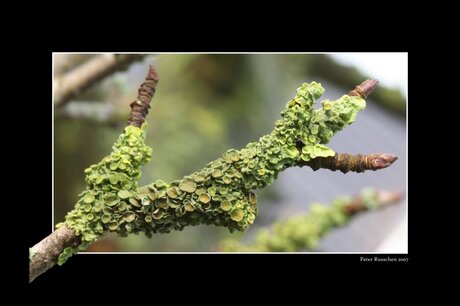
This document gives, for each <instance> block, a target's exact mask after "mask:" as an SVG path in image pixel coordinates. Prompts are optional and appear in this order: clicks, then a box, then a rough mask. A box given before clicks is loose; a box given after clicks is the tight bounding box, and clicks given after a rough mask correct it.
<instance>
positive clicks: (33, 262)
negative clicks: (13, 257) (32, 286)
mask: <svg viewBox="0 0 460 306" xmlns="http://www.w3.org/2000/svg"><path fill="white" fill-rule="evenodd" d="M79 244H80V237H78V236H76V235H75V232H74V230H72V229H69V228H68V227H67V226H65V225H63V226H61V227H60V228H58V229H57V230H55V231H54V232H52V233H51V234H50V235H49V236H48V237H46V238H45V239H43V240H42V241H40V242H39V243H37V244H36V245H34V246H33V247H32V248H31V249H30V251H29V252H30V253H29V282H31V281H33V280H34V279H35V278H36V277H37V276H39V275H40V274H42V273H43V272H45V271H46V270H48V269H50V268H52V267H53V266H54V265H55V264H56V262H57V259H58V257H59V255H60V254H61V253H62V251H64V249H65V248H67V247H77V246H78V245H79Z"/></svg>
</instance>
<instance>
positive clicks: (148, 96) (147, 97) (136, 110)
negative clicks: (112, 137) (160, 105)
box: [128, 65, 158, 127]
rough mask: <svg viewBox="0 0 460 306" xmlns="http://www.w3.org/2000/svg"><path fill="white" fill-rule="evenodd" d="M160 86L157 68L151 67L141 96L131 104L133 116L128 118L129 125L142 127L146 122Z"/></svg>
mask: <svg viewBox="0 0 460 306" xmlns="http://www.w3.org/2000/svg"><path fill="white" fill-rule="evenodd" d="M157 84H158V75H157V72H156V71H155V68H154V67H153V66H152V65H150V68H149V73H148V74H147V77H146V78H145V82H144V83H142V85H141V87H139V91H138V92H139V94H138V96H137V99H136V101H134V102H131V104H130V106H131V115H130V116H129V118H128V125H132V126H136V127H140V126H141V125H142V123H144V122H145V117H147V115H148V113H149V109H150V101H151V100H152V98H153V95H154V94H155V91H156V86H157Z"/></svg>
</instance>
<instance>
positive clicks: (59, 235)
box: [29, 65, 158, 282]
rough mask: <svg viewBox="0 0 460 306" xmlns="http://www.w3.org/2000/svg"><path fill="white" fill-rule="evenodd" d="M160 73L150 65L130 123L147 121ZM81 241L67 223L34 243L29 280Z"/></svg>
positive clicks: (133, 105)
mask: <svg viewBox="0 0 460 306" xmlns="http://www.w3.org/2000/svg"><path fill="white" fill-rule="evenodd" d="M157 83H158V75H157V73H156V71H155V68H154V67H153V66H152V65H150V68H149V72H148V74H147V77H146V79H145V82H144V83H142V85H141V86H140V87H139V90H138V91H139V95H138V97H137V100H136V101H134V102H132V103H131V114H130V116H129V120H128V125H132V126H136V127H139V126H141V125H142V123H143V122H144V121H145V117H146V116H147V114H148V111H149V108H150V101H151V99H152V98H153V95H154V94H155V87H156V84H157ZM80 243H81V236H77V235H76V233H75V231H74V230H73V229H69V228H68V227H67V225H66V224H64V225H62V226H61V227H60V228H58V229H57V230H55V231H54V232H52V233H51V234H50V235H49V236H48V237H46V238H44V239H43V240H42V241H40V242H39V243H37V244H36V245H34V246H33V247H32V248H31V249H30V250H29V252H30V254H29V282H32V281H33V280H34V279H35V278H36V277H37V276H39V275H40V274H42V273H44V272H45V271H47V270H48V269H50V268H52V267H53V266H54V265H55V264H56V263H57V261H58V257H59V255H60V254H62V253H63V251H64V249H66V248H69V247H71V248H75V247H76V246H78V245H79V244H80Z"/></svg>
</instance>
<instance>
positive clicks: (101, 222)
mask: <svg viewBox="0 0 460 306" xmlns="http://www.w3.org/2000/svg"><path fill="white" fill-rule="evenodd" d="M323 93H324V89H323V88H322V87H321V85H320V84H318V83H316V82H312V83H310V84H308V83H304V84H302V86H301V87H300V88H298V89H297V94H296V96H295V97H294V98H293V99H292V100H290V101H289V102H288V103H287V105H286V107H285V109H284V110H283V111H282V112H281V116H282V118H281V119H280V120H278V121H276V123H275V129H274V130H273V131H272V132H271V133H270V134H268V135H265V136H263V137H261V138H260V139H259V141H258V142H252V143H249V144H248V145H247V146H246V147H245V148H243V149H241V150H235V149H231V150H228V151H227V152H225V153H224V154H223V155H222V157H221V158H219V159H217V160H215V161H213V162H210V163H209V164H207V165H206V167H204V168H203V169H202V170H200V171H198V172H195V173H192V174H191V175H189V176H185V177H184V178H182V179H181V180H176V181H173V182H171V183H165V182H163V181H162V180H158V181H156V182H154V183H152V184H150V185H148V186H145V187H141V188H139V189H138V186H137V179H138V178H139V176H140V174H141V172H140V167H141V166H142V165H143V164H145V163H146V162H147V161H148V160H149V159H150V154H151V149H150V148H149V147H147V146H146V145H145V143H144V138H145V126H143V127H142V128H140V129H139V128H137V127H133V126H128V127H127V128H125V131H124V133H123V134H121V136H120V137H119V139H118V140H117V142H116V143H115V145H114V146H113V152H112V153H111V154H110V155H109V156H107V157H105V158H104V159H103V160H102V161H101V162H100V163H98V164H96V165H92V166H91V167H90V168H88V169H86V170H85V173H86V183H87V188H86V190H85V191H84V192H83V193H81V194H80V199H79V201H78V202H77V204H76V206H75V209H74V210H73V211H71V212H70V213H69V214H68V215H67V216H66V224H67V226H69V227H70V228H72V229H74V230H75V231H76V233H77V235H81V238H82V242H83V243H89V242H92V241H95V240H96V239H97V238H98V237H99V236H100V235H102V234H103V233H104V232H117V233H118V234H119V235H121V236H127V235H128V234H130V233H140V232H144V233H145V234H146V236H148V237H150V236H151V235H152V234H153V233H157V232H159V233H168V232H170V231H172V230H182V229H183V228H184V227H185V226H189V225H198V224H214V225H218V226H225V227H227V228H228V229H229V230H230V231H231V232H233V231H234V230H239V231H245V230H246V229H247V228H248V227H249V225H250V224H252V223H253V222H254V220H255V217H256V215H257V200H256V195H255V194H254V193H253V190H255V189H259V188H264V187H265V186H267V185H269V184H271V183H272V182H273V181H274V180H275V179H276V178H277V176H278V174H279V173H280V172H281V171H283V170H284V169H286V168H288V167H292V166H294V165H296V164H298V163H299V161H301V160H304V161H309V160H311V159H314V158H316V157H327V156H334V155H335V152H334V151H332V150H331V149H330V148H328V147H326V146H324V144H326V143H328V142H329V140H330V139H331V138H332V136H333V135H334V134H335V133H336V132H338V131H340V130H341V129H343V128H344V127H345V126H346V125H348V124H350V123H352V122H353V121H354V120H355V118H356V114H357V112H358V111H359V110H361V109H363V108H364V107H365V102H364V100H363V99H361V98H359V97H354V96H348V95H344V96H343V97H341V98H340V99H338V100H335V101H329V100H325V101H323V102H321V104H322V107H321V108H318V109H314V104H315V102H316V100H317V99H318V98H319V97H320V96H321V95H322V94H323ZM66 254H67V253H66ZM62 255H63V254H62ZM66 258H68V256H67V255H65V256H64V255H63V257H62V260H65V259H66Z"/></svg>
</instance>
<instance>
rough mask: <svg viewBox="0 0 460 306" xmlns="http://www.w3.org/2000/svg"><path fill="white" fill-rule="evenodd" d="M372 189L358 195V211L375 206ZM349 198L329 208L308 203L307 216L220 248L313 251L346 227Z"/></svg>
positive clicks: (277, 224)
mask: <svg viewBox="0 0 460 306" xmlns="http://www.w3.org/2000/svg"><path fill="white" fill-rule="evenodd" d="M377 195H378V194H377V191H376V190H375V189H366V190H363V191H362V192H361V197H362V199H363V201H364V203H363V204H364V207H363V208H362V210H368V209H374V208H376V207H379V203H378V199H377ZM350 202H351V198H350V197H338V198H336V199H335V200H334V201H333V202H332V203H331V205H328V206H326V205H323V204H319V203H315V204H312V206H311V208H310V213H307V214H298V215H295V216H293V217H290V218H288V219H286V220H283V221H279V222H277V223H275V224H274V225H273V226H271V227H270V228H263V229H261V230H259V231H258V232H257V234H256V237H255V239H254V241H253V242H252V243H250V244H243V243H241V242H239V241H237V240H234V239H227V240H224V241H223V242H222V243H221V245H220V249H222V251H226V252H297V251H302V250H313V249H315V248H316V247H317V246H318V242H319V240H320V239H321V237H323V236H324V235H326V234H327V233H328V232H329V231H331V230H332V229H334V228H336V227H341V226H344V225H345V224H348V223H349V222H350V221H351V220H352V219H353V217H354V216H355V214H351V215H350V214H349V213H347V206H348V205H349V204H350Z"/></svg>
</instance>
